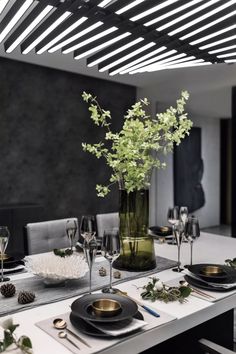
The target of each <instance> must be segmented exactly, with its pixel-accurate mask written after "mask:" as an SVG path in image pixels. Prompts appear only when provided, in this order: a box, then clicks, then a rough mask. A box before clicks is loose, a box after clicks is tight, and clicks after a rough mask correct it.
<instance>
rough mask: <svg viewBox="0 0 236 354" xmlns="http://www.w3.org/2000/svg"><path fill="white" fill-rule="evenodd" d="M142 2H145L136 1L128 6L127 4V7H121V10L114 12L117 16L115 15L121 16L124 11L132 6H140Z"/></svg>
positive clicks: (141, 0)
mask: <svg viewBox="0 0 236 354" xmlns="http://www.w3.org/2000/svg"><path fill="white" fill-rule="evenodd" d="M144 1H145V0H136V1H133V2H131V3H130V4H128V5H126V6H124V7H122V9H120V10H118V11H116V14H117V15H121V14H123V13H124V12H126V11H128V10H130V9H132V8H133V7H134V6H137V5H139V4H141V3H142V2H144Z"/></svg>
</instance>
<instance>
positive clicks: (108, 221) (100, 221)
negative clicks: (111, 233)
mask: <svg viewBox="0 0 236 354" xmlns="http://www.w3.org/2000/svg"><path fill="white" fill-rule="evenodd" d="M96 222H97V231H98V234H97V236H98V238H102V237H103V234H104V231H105V230H112V229H119V213H106V214H97V215H96Z"/></svg>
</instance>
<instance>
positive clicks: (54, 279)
mask: <svg viewBox="0 0 236 354" xmlns="http://www.w3.org/2000/svg"><path fill="white" fill-rule="evenodd" d="M25 267H26V269H27V271H28V272H30V273H33V274H35V275H38V276H40V277H42V278H43V279H44V281H45V283H46V284H47V283H48V284H50V283H51V284H57V283H59V282H63V281H65V280H69V279H79V278H82V277H83V276H84V275H85V274H86V273H87V271H88V265H87V263H86V261H85V259H84V257H82V256H80V255H78V254H72V255H71V256H67V257H59V256H56V255H55V254H53V253H44V254H40V255H34V256H27V257H25Z"/></svg>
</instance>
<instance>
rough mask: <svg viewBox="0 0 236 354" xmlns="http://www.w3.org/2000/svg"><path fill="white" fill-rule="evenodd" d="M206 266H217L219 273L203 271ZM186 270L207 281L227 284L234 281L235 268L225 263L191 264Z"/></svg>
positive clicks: (235, 276) (235, 280) (235, 279)
mask: <svg viewBox="0 0 236 354" xmlns="http://www.w3.org/2000/svg"><path fill="white" fill-rule="evenodd" d="M206 267H218V268H219V269H220V270H221V272H220V273H219V274H206V273H205V271H204V270H205V268H206ZM188 270H189V271H190V272H191V273H192V274H194V275H195V276H197V277H198V278H199V279H203V280H205V281H207V282H209V283H210V282H212V283H221V284H228V283H234V282H236V269H233V268H231V267H229V266H226V265H221V264H209V263H202V264H193V265H191V266H188Z"/></svg>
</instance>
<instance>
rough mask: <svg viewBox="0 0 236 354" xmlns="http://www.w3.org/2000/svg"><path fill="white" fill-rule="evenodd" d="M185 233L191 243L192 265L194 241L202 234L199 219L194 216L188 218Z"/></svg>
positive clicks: (191, 260) (191, 261)
mask: <svg viewBox="0 0 236 354" xmlns="http://www.w3.org/2000/svg"><path fill="white" fill-rule="evenodd" d="M185 235H186V237H187V240H188V242H189V243H190V265H192V264H193V242H194V241H195V240H196V239H197V238H198V237H199V236H200V227H199V222H198V219H197V218H195V217H194V216H191V217H189V218H188V221H187V222H186V225H185Z"/></svg>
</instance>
